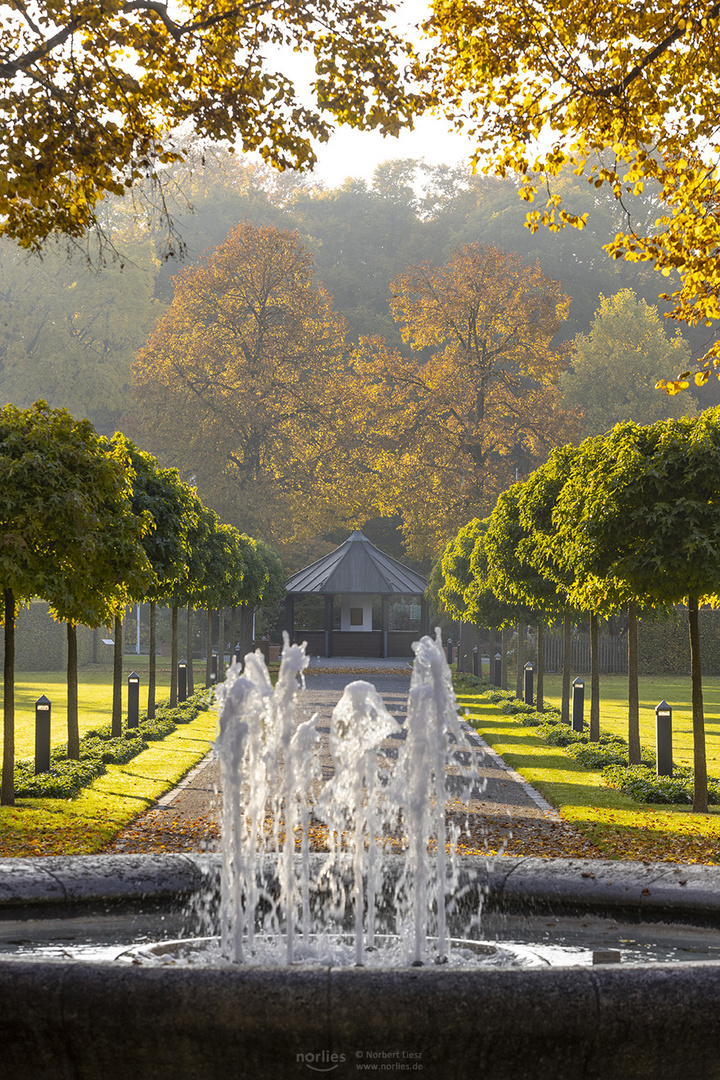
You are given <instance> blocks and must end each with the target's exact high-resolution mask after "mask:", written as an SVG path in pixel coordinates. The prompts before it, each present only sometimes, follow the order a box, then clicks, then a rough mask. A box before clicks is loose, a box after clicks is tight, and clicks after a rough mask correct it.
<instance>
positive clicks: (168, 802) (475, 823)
mask: <svg viewBox="0 0 720 1080" xmlns="http://www.w3.org/2000/svg"><path fill="white" fill-rule="evenodd" d="M358 678H365V679H367V680H368V681H370V682H372V683H373V684H374V685H375V686H376V688H377V690H378V692H379V693H380V694H381V696H382V698H383V701H384V702H385V706H386V708H387V709H388V711H389V712H390V713H391V714H392V715H393V716H394V717H395V718H396V719H397V720H398V721H399V723H398V731H397V733H393V735H392V736H391V737H390V738H389V739H387V740H385V743H384V744H383V748H382V749H383V750H384V752H385V753H386V754H387V755H388V756H389V757H394V756H396V755H397V752H398V743H399V742H400V741H402V739H403V738H404V734H405V733H404V730H403V727H402V726H401V725H402V723H403V722H404V719H405V712H406V706H407V693H408V689H409V685H410V679H409V669H408V668H405V669H402V668H392V669H389V670H386V671H377V670H373V671H372V672H368V673H364V672H361V671H359V670H357V669H352V670H350V669H347V668H346V669H344V670H343V669H342V668H338V669H337V670H321V671H313V670H312V668H311V670H310V672H309V673H308V675H307V679H306V687H305V689H304V690H302V691H300V692H299V694H298V699H297V717H298V720H299V721H300V720H306V719H309V718H310V717H311V716H312V715H313V714H315V713H317V714H318V729H319V732H320V736H321V738H320V745H319V751H318V752H319V754H320V761H321V764H322V767H323V778H324V779H327V777H328V776H329V775H331V773H332V760H331V758H330V755H329V752H328V748H327V738H328V731H329V727H328V725H329V721H330V716H331V713H332V710H333V708H334V707H335V705H336V704H337V702H338V700H339V699H340V697H341V695H342V692H343V690H344V688H345V686H346V684H347V683H348V682H352V681H353V680H354V679H358ZM468 730H469V729H468ZM471 741H472V743H473V746H474V750H473V752H474V754H475V756H476V770H477V774H478V781H477V783H476V784H475V787H474V789H473V791H472V797H471V799H470V801H469V804H467V805H466V803H465V801H463V802H462V803H461V802H460V801H459V799H458V796H459V795H460V794H461V793H463V792H464V790H465V788H466V786H467V781H466V780H465V778H464V777H462V776H461V775H460V771H459V770H458V769H457V768H451V769H449V770H448V774H447V784H448V803H447V808H446V809H447V815H448V819H449V820H451V821H455V822H457V824H458V825H460V827H461V829H462V830H463V832H462V835H461V838H460V843H459V846H460V848H461V850H462V851H463V853H467V854H478V853H483V854H494V853H503V852H504V853H506V854H512V855H543V856H547V857H558V856H570V855H571V856H573V857H589V858H594V857H598V855H599V854H600V852H599V851H598V849H597V848H595V847H594V845H593V844H591V843H590V842H589V841H587V840H586V839H585V837H584V836H583V834H582V833H580V832H579V831H578V830H577V829H575V828H573V827H572V826H569V825H567V824H565V823H564V822H562V820H561V819H560V816H559V815H558V813H557V811H555V810H554V809H552V808H551V807H549V806H548V804H547V803H545V801H544V800H543V799H542V797H541V796H540V795H539V794H538V793H537V792H535V791H534V790H533V789H532V788H530V786H529V785H528V784H527V783H526V782H525V781H523V780H522V778H521V777H519V776H518V775H517V773H514V772H513V771H512V770H510V769H508V767H507V766H506V765H505V763H504V762H503V760H502V758H500V757H499V755H497V754H495V753H494V752H493V751H489V752H487V751H486V749H485V747H484V745H483V743H482V740H481V739H479V738H477V737H476V736H474V734H473V735H471ZM219 786H220V773H219V767H218V764H217V762H215V761H214V760H213V758H212V757H211V756H209V757H208V758H205V759H204V761H202V762H201V763H200V765H198V766H197V767H196V768H195V769H194V770H192V772H191V773H189V774H188V776H187V777H186V778H185V780H184V781H183V782H182V783H181V784H180V785H179V787H177V788H176V789H175V790H174V791H171V792H169V793H168V794H167V795H165V796H164V797H163V798H162V799H161V800H160V801H159V803H158V804H157V806H155V807H153V808H151V809H150V810H148V811H146V812H145V813H144V814H142V815H141V816H140V817H139V818H137V819H136V821H135V822H134V823H133V824H132V825H131V826H129V827H128V828H127V829H125V830H124V831H123V832H122V833H121V834H120V835H119V836H118V837H117V838H116V840H115V841H114V842H113V844H112V845H110V847H109V848H108V849H107V850H108V851H110V852H114V853H117V852H126V853H129V852H151V851H203V850H212V849H214V848H216V847H217V846H218V843H219V829H218V823H217V816H218V808H219V804H220V794H219Z"/></svg>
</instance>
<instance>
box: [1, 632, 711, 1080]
mask: <svg viewBox="0 0 720 1080" xmlns="http://www.w3.org/2000/svg"><path fill="white" fill-rule="evenodd" d="M414 648H415V653H416V658H415V664H414V669H413V677H412V682H411V686H410V693H409V698H408V716H407V721H406V723H405V724H404V725H400V724H399V722H398V721H396V720H395V719H394V718H393V717H392V716H391V715H390V714H389V713H388V711H387V710H386V708H385V706H384V704H383V702H382V700H381V698H380V696H379V695H378V694H377V692H376V691H375V689H374V688H373V687H372V686H371V685H370V684H369V683H366V682H362V681H360V682H354V683H351V684H350V685H349V686H348V687H347V688H346V690H345V693H344V695H343V697H342V699H341V701H340V703H339V704H338V706H337V707H336V709H335V711H334V713H333V717H332V720H331V723H330V728H329V731H327V732H325V733H324V734H326V736H327V739H326V745H325V747H324V751H325V754H326V755H327V756H328V760H331V761H332V765H333V771H332V775H331V776H330V778H329V779H327V782H326V783H325V784H324V785H323V783H322V777H321V775H320V770H319V767H318V758H317V754H316V752H315V750H316V743H317V740H318V736H319V733H318V731H317V727H316V723H315V720H314V719H313V720H310V721H306V722H303V723H296V718H295V715H294V701H295V692H296V690H297V688H298V685H299V680H300V679H301V678H302V676H303V671H304V668H305V665H306V663H307V661H306V658H305V655H304V652H303V650H302V649H300V648H299V647H297V646H289V645H288V644H286V647H285V650H284V653H283V664H282V668H281V673H280V676H279V679H278V682H277V685H276V686H275V688H273V687H272V685H271V683H270V679H269V677H268V673H267V671H266V669H265V666H264V664H263V662H262V659H261V658H260V656H259V655H251V656H249V657H247V658H246V662H245V668H244V671H243V672H241V671H240V670H239V669H238V668H236V667H233V668H232V669H231V670H230V672H229V675H228V679H227V682H226V683H225V684H224V686H223V688H222V693H221V695H220V721H219V734H218V739H217V752H218V754H219V756H220V761H221V768H222V774H223V792H224V801H223V850H222V853H221V855H220V856H215V855H205V856H190V855H187V856H182V855H177V856H164V857H162V856H159V857H154V856H105V857H102V856H98V857H77V858H74V859H72V858H68V859H55V858H46V859H38V860H28V859H18V860H3V861H0V912H1V913H2V918H3V925H4V934H3V940H4V941H6V942H7V941H9V940H10V939H12V937H13V935H15V937H16V939H18V940H19V939H21V938H23V937H25V938H27V937H33V936H34V937H35V939H36V941H37V940H40V939H42V940H47V939H49V938H52V937H53V935H54V934H56V933H58V934H59V935H60V936H62V930H61V929H59V928H62V927H63V926H65V928H66V933H67V926H68V925H69V924H72V925H73V926H75V927H86V926H87V925H88V924H103V923H104V924H105V941H106V942H107V941H108V940H109V937H108V933H107V930H108V925H110V926H111V927H115V929H116V930H117V936H116V938H115V940H116V942H117V943H116V945H115V946H114V948H109V947H107V946H106V952H105V953H104V954H102V950H101V955H100V956H99V958H98V954H97V951H96V955H95V958H94V961H93V962H89V963H83V962H80V961H79V960H78V959H77V957H78V956H79V955H81V953H82V950H80V951H79V952H78V951H77V950H76V951H73V950H72V949H67V955H58V950H57V948H56V950H55V954H54V955H53V956H51V957H50V958H47V957H46V958H41V959H38V958H37V956H36V957H35V958H32V959H29V958H26V956H25V954H24V953H23V952H22V951H20V952H19V953H16V954H15V955H10V954H6V958H4V959H2V960H1V961H0V1004H1V1007H0V1047H1V1048H2V1055H3V1063H4V1065H5V1069H6V1071H7V1074H8V1075H13V1076H17V1077H22V1078H25V1077H28V1078H30V1080H35V1078H37V1080H44V1078H48V1080H64V1078H65V1077H68V1078H71V1077H72V1078H76V1077H77V1078H86V1077H87V1078H95V1077H97V1078H98V1080H100V1078H102V1080H115V1078H117V1080H126V1078H127V1077H128V1076H130V1075H137V1076H138V1077H141V1078H142V1080H155V1078H157V1080H161V1078H163V1080H164V1078H165V1077H167V1078H168V1080H170V1078H173V1080H174V1078H179V1080H193V1078H199V1080H204V1078H205V1077H208V1078H211V1077H212V1078H213V1080H224V1078H228V1080H230V1078H232V1080H239V1078H246V1077H247V1078H248V1080H250V1078H252V1080H263V1078H266V1077H267V1078H272V1080H285V1078H291V1077H298V1076H304V1075H308V1074H309V1073H312V1072H316V1073H317V1072H322V1073H329V1074H332V1075H335V1076H349V1075H353V1076H354V1075H356V1074H357V1073H358V1072H363V1071H365V1072H378V1071H380V1072H401V1071H402V1072H415V1073H422V1075H423V1076H425V1077H433V1078H435V1077H437V1078H444V1077H446V1076H447V1077H453V1078H454V1077H458V1078H466V1077H467V1078H470V1077H473V1078H478V1077H482V1078H483V1080H485V1078H491V1080H493V1078H494V1080H503V1078H506V1077H508V1078H509V1077H513V1080H516V1078H518V1077H532V1080H544V1078H545V1077H547V1078H548V1080H558V1078H564V1077H567V1078H568V1080H575V1078H579V1077H586V1076H587V1077H618V1078H619V1077H622V1078H623V1080H626V1078H634V1077H648V1078H649V1077H652V1078H653V1080H658V1078H659V1080H662V1078H664V1077H666V1078H667V1080H676V1078H677V1077H678V1076H680V1075H683V1074H684V1072H685V1070H686V1067H687V1066H688V1065H689V1064H691V1065H692V1069H693V1073H694V1074H695V1075H696V1076H699V1077H705V1076H708V1077H710V1076H716V1075H718V1073H719V1071H720V1066H719V1065H718V1063H717V1059H718V1039H719V1038H720V1019H718V1015H717V1014H718V1009H717V1001H718V995H719V994H720V964H718V963H717V962H716V961H715V960H714V957H718V956H720V933H719V932H718V930H719V929H720V870H715V869H713V868H708V867H696V868H693V867H683V868H682V869H679V868H676V867H672V866H669V865H663V864H656V865H654V866H645V865H637V864H617V863H611V862H599V861H595V862H593V861H590V860H576V861H575V860H541V859H522V858H514V859H512V858H497V859H494V860H485V859H471V858H460V857H458V856H457V854H456V850H457V848H456V840H457V835H456V834H455V833H453V832H452V831H449V832H446V824H445V789H444V784H445V775H446V767H447V765H448V761H450V763H451V765H452V772H453V773H454V774H455V775H454V777H453V786H454V792H453V793H454V794H455V790H457V789H460V788H462V789H464V790H465V792H466V794H467V795H469V794H470V793H471V792H472V791H473V789H476V788H477V784H478V778H477V775H476V773H475V770H474V760H475V755H476V749H475V747H474V746H473V745H472V743H471V742H470V741H469V740H468V730H467V727H466V725H464V724H463V723H462V722H461V721H460V719H459V718H458V716H457V711H456V707H455V700H454V695H453V691H452V684H451V681H450V675H449V671H448V669H447V665H446V664H445V660H444V654H443V650H442V647H441V643H440V641H439V638H438V639H436V640H433V639H430V638H424V639H423V640H422V641H421V642H419V643H417V644H416V646H415V647H414ZM318 828H322V830H324V835H325V836H326V838H327V843H326V849H327V850H325V851H324V852H313V851H312V850H311V843H310V836H311V834H312V833H313V831H314V830H317V829H318ZM387 849H393V850H391V851H388V850H387ZM218 896H219V897H220V902H219V905H218V902H217V897H218ZM198 898H201V899H202V900H203V902H202V903H198ZM189 899H192V903H191V904H190V905H189V907H188V900H189ZM188 910H190V911H192V912H193V913H194V916H193V917H194V918H195V920H196V923H195V929H196V930H197V931H198V935H199V937H200V938H201V939H202V940H200V941H194V942H191V943H188V940H187V932H186V930H187V926H186V925H185V927H183V921H184V922H185V924H186V923H187V917H188V916H187V911H188ZM128 912H129V913H131V915H132V926H133V931H132V932H133V934H137V933H138V928H141V932H142V936H143V937H144V938H150V939H152V938H156V939H161V940H160V941H159V942H158V943H156V944H151V943H145V944H140V945H137V946H135V947H133V948H131V949H130V950H128V949H127V947H126V944H122V943H121V942H122V940H123V938H122V935H123V933H125V932H126V931H125V930H120V929H118V928H119V927H121V926H123V925H124V920H126V919H127V914H126V913H128ZM481 912H482V916H481ZM183 913H184V914H183ZM480 916H481V917H480ZM212 924H214V925H212ZM531 924H532V933H533V934H534V935H535V936H537V934H538V932H540V934H541V935H542V934H543V933H544V934H545V935H546V936H547V935H548V934H550V935H552V934H555V933H556V930H550V929H549V927H548V924H553V925H556V928H557V926H559V927H560V929H563V930H564V932H565V934H566V937H568V935H569V938H570V940H571V941H574V942H575V945H574V946H571V948H570V949H569V952H567V953H566V954H563V955H562V956H561V958H560V962H559V963H557V964H554V963H553V962H551V960H548V956H549V954H551V953H552V952H553V949H554V948H555V946H554V945H553V944H552V943H551V947H550V948H549V951H548V950H547V949H546V950H545V952H543V949H542V948H541V947H539V946H533V945H528V942H527V940H526V941H525V944H524V945H523V944H522V943H521V944H520V945H518V944H517V943H514V944H508V939H513V938H518V937H519V938H521V939H522V937H523V934H529V933H530V927H531ZM181 927H183V929H184V931H185V932H184V933H182V934H181V932H180V928H181ZM208 927H210V930H214V931H215V933H216V936H213V934H212V933H210V934H209V933H208ZM93 930H94V932H95V933H96V934H97V936H98V938H99V939H100V940H103V930H102V928H101V926H100V925H97V926H94V927H93ZM491 934H492V935H495V936H496V937H497V941H488V940H487V938H488V937H489V936H490V935H491ZM578 934H579V935H580V937H578V936H577V935H578ZM573 935H575V937H573ZM110 936H112V935H110ZM628 937H633V938H634V939H635V940H636V941H637V942H638V943H639V946H638V947H639V951H640V953H641V954H642V948H643V945H644V943H645V942H651V941H655V942H657V941H660V942H661V943H662V941H664V940H665V939H671V940H670V945H669V947H668V950H667V951H668V955H669V954H670V953H672V952H673V951H674V953H675V956H676V957H677V955H678V950H680V955H687V956H690V955H693V953H692V950H704V951H703V952H701V953H700V954H699V955H701V956H702V957H704V959H700V960H697V959H695V960H693V961H692V962H685V961H680V962H675V963H663V962H655V963H633V964H628V963H626V962H623V963H621V964H617V963H605V964H597V965H595V966H592V965H591V964H590V959H591V952H590V953H588V949H587V948H586V949H584V950H580V949H579V948H578V942H579V941H583V940H584V941H585V943H586V944H587V942H590V941H592V942H595V943H596V944H597V949H596V950H595V951H596V953H597V954H598V956H599V958H600V959H604V960H610V959H615V958H616V955H615V953H614V951H613V950H612V949H610V950H607V949H606V951H605V953H604V954H603V955H600V953H601V951H602V950H603V948H604V947H606V946H608V945H611V946H616V947H617V948H618V949H619V948H621V947H622V948H625V949H626V954H625V956H624V960H625V959H626V958H627V942H626V941H625V940H624V939H626V938H628ZM458 938H462V940H460V941H458ZM468 939H470V941H468ZM683 950H685V951H684V953H683ZM556 951H557V950H556ZM581 951H582V952H583V957H582V958H581V962H580V964H579V965H578V964H577V959H578V954H579V953H580V952H581ZM573 953H574V954H575V966H571V965H570V964H569V963H568V956H570V955H571V954H573ZM120 954H122V955H120ZM110 955H112V956H119V958H118V959H114V960H108V959H105V956H110ZM618 955H619V953H618ZM695 955H698V954H697V952H696V953H695ZM498 959H500V960H502V961H503V966H496V961H497V960H498Z"/></svg>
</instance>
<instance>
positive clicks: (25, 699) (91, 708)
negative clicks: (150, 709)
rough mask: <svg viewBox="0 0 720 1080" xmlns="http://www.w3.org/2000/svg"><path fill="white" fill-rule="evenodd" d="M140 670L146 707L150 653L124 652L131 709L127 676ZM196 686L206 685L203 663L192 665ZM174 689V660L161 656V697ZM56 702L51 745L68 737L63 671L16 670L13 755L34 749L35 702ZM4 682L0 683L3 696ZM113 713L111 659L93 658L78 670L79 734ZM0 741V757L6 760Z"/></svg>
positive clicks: (142, 701) (142, 705)
mask: <svg viewBox="0 0 720 1080" xmlns="http://www.w3.org/2000/svg"><path fill="white" fill-rule="evenodd" d="M132 671H137V673H138V674H139V675H140V676H141V679H140V711H141V712H142V711H144V709H145V708H146V707H147V682H148V679H147V673H148V657H147V656H142V655H141V656H135V655H133V654H129V655H126V656H125V657H124V658H123V710H124V711H125V712H126V711H127V679H128V675H129V674H130V673H131V672H132ZM193 671H194V675H195V687H196V689H197V688H199V687H201V686H204V685H205V663H204V661H199V660H196V661H195V663H194V666H193ZM169 693H170V661H169V660H168V659H166V658H164V657H158V662H157V691H156V700H157V702H158V703H160V702H161V701H164V700H166V699H167V698H168V696H169ZM42 694H45V696H46V697H48V698H49V699H50V702H51V704H52V721H51V734H50V741H51V743H52V744H53V745H56V744H57V743H61V742H65V741H66V740H67V683H66V676H65V672H63V671H29V672H18V673H17V674H16V678H15V756H16V758H31V757H33V756H34V754H35V702H36V701H37V699H38V698H39V697H40V696H41V695H42ZM1 700H2V688H1V687H0V701H1ZM111 715H112V665H111V664H90V665H88V666H87V667H83V668H81V669H80V671H79V672H78V724H79V727H80V734H81V735H83V734H84V733H85V732H86V731H89V730H90V729H91V728H93V727H96V726H97V725H98V724H105V723H109V721H110V719H111ZM1 752H2V747H0V760H2V753H1Z"/></svg>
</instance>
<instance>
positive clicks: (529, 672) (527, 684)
mask: <svg viewBox="0 0 720 1080" xmlns="http://www.w3.org/2000/svg"><path fill="white" fill-rule="evenodd" d="M533 675H534V669H533V666H532V664H531V663H530V661H529V660H528V662H527V664H526V665H525V679H524V685H523V701H524V702H525V704H526V705H532V703H533Z"/></svg>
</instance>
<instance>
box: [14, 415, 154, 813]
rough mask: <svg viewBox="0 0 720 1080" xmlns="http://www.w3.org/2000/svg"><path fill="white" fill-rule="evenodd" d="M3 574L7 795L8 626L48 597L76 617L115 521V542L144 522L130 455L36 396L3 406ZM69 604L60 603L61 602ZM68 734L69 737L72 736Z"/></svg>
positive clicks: (94, 585)
mask: <svg viewBox="0 0 720 1080" xmlns="http://www.w3.org/2000/svg"><path fill="white" fill-rule="evenodd" d="M0 477H1V480H2V482H1V483H0V530H1V531H2V537H3V541H2V544H0V582H2V588H3V597H4V612H3V621H4V626H5V660H4V672H5V674H4V702H3V725H4V734H3V772H2V788H1V793H0V801H1V802H2V803H3V805H12V803H13V802H14V766H15V734H14V733H15V712H14V702H15V697H14V631H15V618H16V614H17V607H18V604H19V603H22V602H23V601H26V600H29V599H30V598H31V597H33V596H41V597H46V598H48V599H51V600H52V602H53V604H54V605H55V607H56V609H58V610H59V607H60V605H62V606H63V608H65V610H66V611H67V613H68V615H71V616H72V618H73V620H75V619H78V618H81V617H83V614H84V613H82V612H81V611H80V610H79V602H80V601H82V598H83V594H82V591H80V590H78V589H77V588H76V586H77V575H78V574H79V573H80V572H81V571H82V572H84V573H85V575H86V582H87V590H86V592H85V594H84V595H85V596H86V597H88V596H90V595H91V593H94V594H95V595H102V594H104V592H105V589H106V587H107V585H108V581H109V580H112V573H109V572H108V560H110V561H112V560H113V559H114V557H115V556H114V553H113V551H112V548H113V544H112V540H111V537H112V535H113V531H114V527H115V525H116V524H118V523H119V525H120V528H119V529H118V532H117V533H116V535H115V539H116V540H118V542H119V543H121V544H125V543H129V544H132V545H133V546H134V544H135V541H136V540H138V539H139V538H140V536H142V533H143V531H144V529H145V528H146V527H147V523H146V522H145V521H143V520H142V519H137V518H135V516H134V515H133V514H132V511H131V504H130V498H131V488H130V479H129V470H128V462H127V457H126V455H125V454H124V453H121V452H120V451H119V449H118V450H117V451H115V452H111V453H108V452H107V448H106V446H104V445H103V443H102V441H101V440H100V439H99V438H98V436H97V434H96V432H95V430H94V429H93V427H92V425H91V424H90V423H89V422H88V421H86V420H80V421H76V420H73V418H72V416H71V415H70V414H69V413H68V412H67V411H66V410H64V409H50V408H49V407H48V406H47V405H46V404H45V402H36V403H35V405H33V406H32V407H30V408H28V409H18V408H16V407H15V406H14V405H6V406H5V407H4V408H3V409H2V410H1V411H0ZM65 605H67V607H65ZM71 738H72V736H71Z"/></svg>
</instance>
